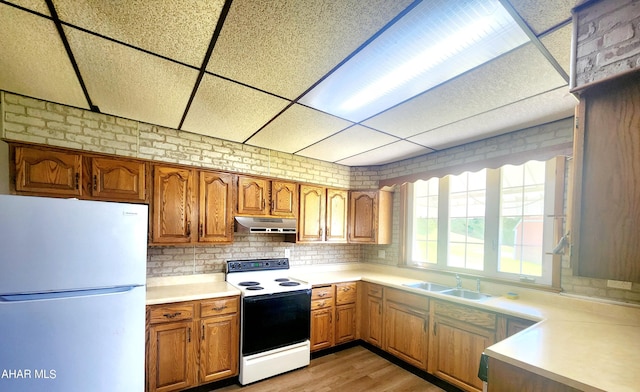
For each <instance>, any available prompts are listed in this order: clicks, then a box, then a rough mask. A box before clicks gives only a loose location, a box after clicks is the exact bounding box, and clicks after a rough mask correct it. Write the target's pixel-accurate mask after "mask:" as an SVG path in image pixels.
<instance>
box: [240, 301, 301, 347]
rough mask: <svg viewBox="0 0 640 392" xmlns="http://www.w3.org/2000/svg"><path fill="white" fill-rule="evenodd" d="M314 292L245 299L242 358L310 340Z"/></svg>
mask: <svg viewBox="0 0 640 392" xmlns="http://www.w3.org/2000/svg"><path fill="white" fill-rule="evenodd" d="M310 317H311V290H310V289H308V290H297V291H289V292H286V293H276V294H268V295H256V296H252V297H245V298H244V299H243V311H242V355H244V356H247V355H252V354H257V353H261V352H263V351H268V350H272V349H276V348H280V347H285V346H288V345H291V344H295V343H300V342H304V341H306V340H309V335H310Z"/></svg>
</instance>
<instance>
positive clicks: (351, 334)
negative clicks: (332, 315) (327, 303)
mask: <svg viewBox="0 0 640 392" xmlns="http://www.w3.org/2000/svg"><path fill="white" fill-rule="evenodd" d="M355 338H356V304H355V303H353V304H348V305H340V306H336V344H340V343H345V342H350V341H352V340H354V339H355Z"/></svg>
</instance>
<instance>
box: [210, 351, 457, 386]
mask: <svg viewBox="0 0 640 392" xmlns="http://www.w3.org/2000/svg"><path fill="white" fill-rule="evenodd" d="M238 390H242V391H243V392H258V391H259V392H281V391H287V392H302V391H309V392H311V391H313V392H333V391H341V392H345V391H349V392H357V391H367V392H381V391H394V392H399V391H421V392H436V391H444V390H443V389H440V388H438V387H437V386H435V385H433V384H430V383H429V382H427V381H425V380H423V379H421V378H420V377H418V376H416V375H414V374H412V373H410V372H408V371H406V370H404V369H402V368H400V367H399V366H396V365H394V364H393V363H391V362H389V361H387V360H386V359H384V358H382V357H380V356H378V355H376V354H374V353H372V352H371V351H369V350H367V349H366V348H364V347H361V346H356V347H352V348H349V349H346V350H343V351H340V352H337V353H333V354H328V355H325V356H323V357H320V358H316V359H313V360H312V361H311V364H310V365H309V366H307V367H306V368H303V369H300V370H296V371H293V372H289V373H286V374H282V375H279V376H276V377H272V378H270V379H267V380H262V381H258V382H256V383H253V384H251V385H248V386H246V387H240V386H239V385H231V386H228V387H224V388H221V389H216V390H215V392H227V391H238Z"/></svg>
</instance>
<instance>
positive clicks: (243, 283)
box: [238, 281, 260, 286]
mask: <svg viewBox="0 0 640 392" xmlns="http://www.w3.org/2000/svg"><path fill="white" fill-rule="evenodd" d="M259 284H260V283H259V282H252V281H247V282H240V283H238V286H257V285H259Z"/></svg>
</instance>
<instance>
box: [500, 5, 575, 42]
mask: <svg viewBox="0 0 640 392" xmlns="http://www.w3.org/2000/svg"><path fill="white" fill-rule="evenodd" d="M509 2H510V3H511V4H512V5H513V8H515V10H516V11H517V12H518V14H520V16H521V17H522V18H523V19H524V20H525V22H527V24H528V25H529V27H531V29H532V30H533V32H534V33H536V34H540V33H542V32H544V31H547V30H549V29H550V28H552V27H555V26H557V25H559V24H561V23H562V22H564V21H566V20H567V19H571V9H572V8H573V7H575V6H576V5H578V3H580V1H579V0H536V1H531V0H509Z"/></svg>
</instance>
